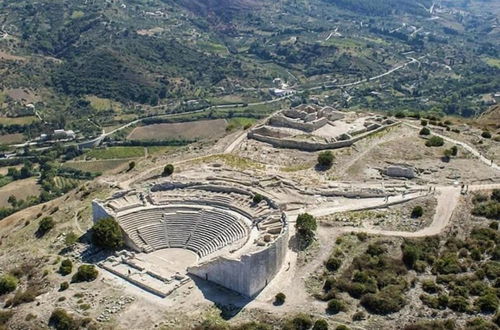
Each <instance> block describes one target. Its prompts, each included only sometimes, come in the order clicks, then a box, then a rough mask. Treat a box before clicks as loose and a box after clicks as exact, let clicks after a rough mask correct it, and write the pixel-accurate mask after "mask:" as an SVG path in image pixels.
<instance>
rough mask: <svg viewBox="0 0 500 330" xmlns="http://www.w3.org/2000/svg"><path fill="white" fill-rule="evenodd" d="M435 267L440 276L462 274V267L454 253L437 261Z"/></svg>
mask: <svg viewBox="0 0 500 330" xmlns="http://www.w3.org/2000/svg"><path fill="white" fill-rule="evenodd" d="M434 266H435V270H436V271H437V272H438V273H439V274H458V273H460V272H462V265H461V264H460V262H459V261H458V258H457V256H456V255H455V254H453V253H448V254H446V255H444V256H442V257H441V258H439V259H438V260H436V263H435V265H434Z"/></svg>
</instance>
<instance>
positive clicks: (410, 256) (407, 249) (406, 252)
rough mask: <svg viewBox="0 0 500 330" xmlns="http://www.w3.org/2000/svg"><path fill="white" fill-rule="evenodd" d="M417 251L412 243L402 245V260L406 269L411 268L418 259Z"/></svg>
mask: <svg viewBox="0 0 500 330" xmlns="http://www.w3.org/2000/svg"><path fill="white" fill-rule="evenodd" d="M418 255H419V251H418V250H417V248H416V247H415V246H413V245H404V246H403V262H404V263H405V265H406V267H408V269H413V267H415V263H416V262H417V260H418Z"/></svg>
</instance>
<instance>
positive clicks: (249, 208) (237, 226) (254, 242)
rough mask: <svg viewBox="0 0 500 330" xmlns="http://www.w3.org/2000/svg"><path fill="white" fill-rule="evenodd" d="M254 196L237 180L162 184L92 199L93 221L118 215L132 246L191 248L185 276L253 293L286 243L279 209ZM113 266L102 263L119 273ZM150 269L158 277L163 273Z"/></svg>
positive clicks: (278, 259) (140, 249)
mask: <svg viewBox="0 0 500 330" xmlns="http://www.w3.org/2000/svg"><path fill="white" fill-rule="evenodd" d="M253 196H254V193H253V192H252V191H251V190H249V189H248V188H247V187H244V186H238V185H236V184H223V185H222V184H214V183H212V182H167V183H161V184H156V185H153V186H152V187H151V188H150V189H149V190H148V191H145V192H139V191H135V190H132V191H124V192H120V193H117V194H115V195H113V196H112V197H111V198H109V199H107V200H104V201H97V200H96V201H94V202H93V218H94V221H95V222H97V221H99V220H100V219H102V218H104V217H109V216H111V217H113V218H114V219H116V221H117V222H118V224H119V225H120V226H121V228H122V230H123V233H124V238H125V242H126V245H127V246H128V247H129V248H131V249H132V250H134V251H136V252H139V253H151V252H154V251H158V250H162V249H169V248H176V249H186V250H189V251H192V252H194V253H195V254H196V255H197V258H198V262H197V263H196V265H193V266H192V267H189V268H188V269H187V271H188V272H189V273H190V274H192V275H195V276H198V277H200V278H202V279H206V280H208V281H211V282H214V283H217V284H219V285H222V286H224V287H226V288H229V289H231V290H234V291H236V292H239V293H241V294H243V295H245V296H248V297H253V296H255V295H257V294H258V293H259V292H260V291H261V290H262V289H263V288H264V287H265V286H266V285H267V284H268V283H269V282H270V281H271V280H272V279H273V277H274V276H275V275H276V273H277V272H278V271H279V270H280V268H281V266H282V263H283V260H284V258H285V255H286V251H287V244H288V223H287V219H286V216H285V214H284V213H282V212H281V210H280V209H279V207H278V206H277V204H276V203H274V202H273V201H272V200H271V199H269V198H267V197H265V196H264V197H265V198H264V201H262V202H261V203H259V204H258V205H255V204H254V203H253V202H252V198H253ZM122 260H125V259H123V258H122ZM126 260H128V264H129V265H130V263H133V260H132V259H130V260H129V259H126ZM131 260H132V261H131ZM111 264H112V262H108V263H107V264H103V265H102V267H103V268H105V269H108V270H110V271H111V272H113V273H115V274H116V273H119V270H116V269H117V268H118V267H115V268H113V267H111ZM141 271H142V272H144V273H146V270H144V269H143V270H141ZM148 271H149V272H150V273H151V274H152V275H151V274H149V275H151V276H153V277H155V279H156V280H157V279H158V278H162V277H161V276H160V275H159V274H155V273H154V271H152V270H148ZM122 275H123V276H124V277H125V278H126V279H127V280H129V281H130V282H132V283H134V284H136V285H139V286H141V287H144V289H146V290H148V291H151V292H153V293H155V294H157V295H160V296H166V295H167V293H166V292H163V291H162V290H161V288H160V289H158V288H152V287H149V286H148V285H145V284H144V285H141V284H140V283H137V282H138V281H137V280H135V279H132V278H130V279H129V278H127V274H122ZM170 282H171V279H169V278H166V279H165V283H170ZM164 291H166V290H164ZM162 292H163V293H162Z"/></svg>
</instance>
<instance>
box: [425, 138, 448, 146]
mask: <svg viewBox="0 0 500 330" xmlns="http://www.w3.org/2000/svg"><path fill="white" fill-rule="evenodd" d="M425 145H426V146H427V147H441V146H443V145H444V140H443V139H442V138H441V137H439V136H432V137H431V138H430V139H429V140H427V141H426V142H425Z"/></svg>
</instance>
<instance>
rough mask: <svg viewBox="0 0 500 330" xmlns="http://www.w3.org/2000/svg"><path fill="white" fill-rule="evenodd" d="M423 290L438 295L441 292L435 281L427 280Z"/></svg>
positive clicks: (424, 282)
mask: <svg viewBox="0 0 500 330" xmlns="http://www.w3.org/2000/svg"><path fill="white" fill-rule="evenodd" d="M422 290H424V291H425V292H427V293H437V292H438V291H439V287H438V285H437V284H436V283H435V282H434V281H432V280H427V281H423V282H422Z"/></svg>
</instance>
